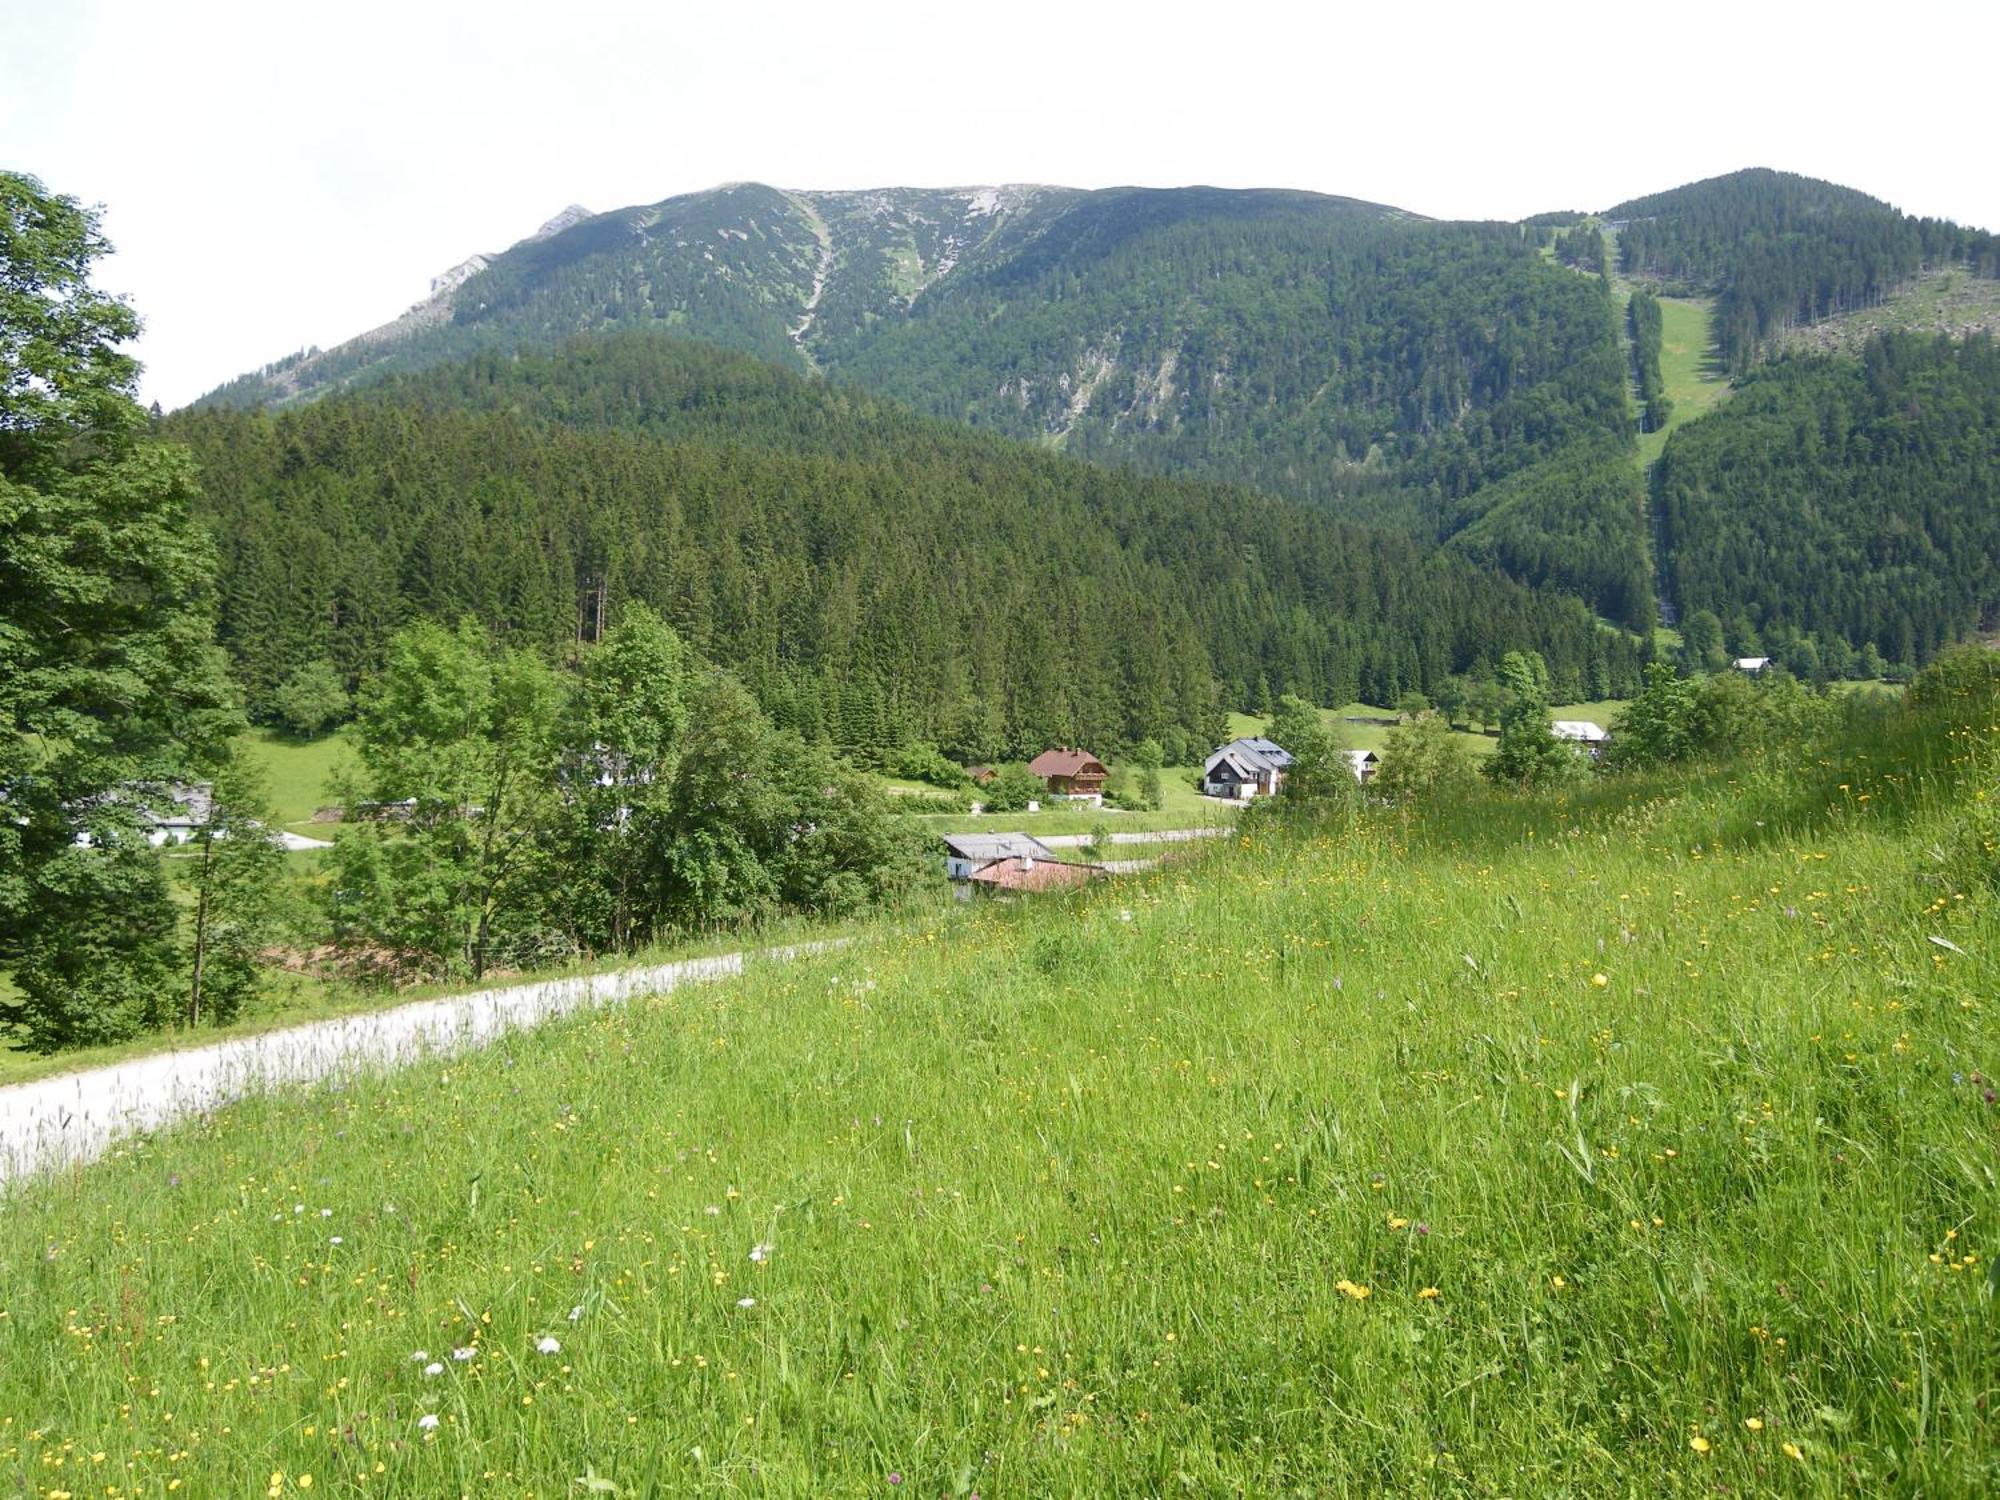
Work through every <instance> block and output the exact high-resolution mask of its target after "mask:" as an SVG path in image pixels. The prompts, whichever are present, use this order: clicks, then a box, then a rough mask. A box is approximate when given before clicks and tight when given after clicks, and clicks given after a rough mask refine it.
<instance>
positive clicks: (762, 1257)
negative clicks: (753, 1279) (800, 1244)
mask: <svg viewBox="0 0 2000 1500" xmlns="http://www.w3.org/2000/svg"><path fill="white" fill-rule="evenodd" d="M776 1248H777V1246H775V1245H773V1244H772V1243H771V1242H770V1241H769V1240H759V1241H758V1242H757V1243H756V1244H754V1245H752V1246H751V1247H750V1258H751V1259H752V1260H754V1261H756V1262H757V1264H758V1265H760V1266H761V1265H762V1264H763V1263H764V1262H765V1261H767V1260H769V1259H770V1258H771V1252H772V1251H773V1250H775V1249H776Z"/></svg>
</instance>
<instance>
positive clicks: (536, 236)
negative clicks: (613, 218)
mask: <svg viewBox="0 0 2000 1500" xmlns="http://www.w3.org/2000/svg"><path fill="white" fill-rule="evenodd" d="M595 217H596V215H594V214H593V213H591V211H590V210H589V209H587V208H585V207H584V206H583V205H582V204H581V203H572V204H570V206H569V207H568V208H565V209H564V210H563V211H562V212H561V213H559V214H557V215H556V216H555V217H554V218H552V219H550V220H548V221H547V222H546V223H544V224H543V225H542V227H541V228H540V229H537V230H536V231H535V232H534V233H533V234H531V235H529V236H528V241H527V242H528V243H529V244H533V243H534V242H535V241H537V240H546V239H551V238H553V237H554V236H556V235H559V234H561V233H562V232H563V231H564V230H565V229H567V228H569V227H570V226H571V225H572V224H581V223H582V222H583V221H584V220H585V219H590V218H595Z"/></svg>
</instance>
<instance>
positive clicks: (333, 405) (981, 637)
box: [168, 336, 1637, 757]
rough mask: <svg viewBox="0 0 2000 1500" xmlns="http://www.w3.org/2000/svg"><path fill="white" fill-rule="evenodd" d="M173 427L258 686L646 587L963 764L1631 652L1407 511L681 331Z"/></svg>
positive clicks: (688, 619) (516, 628)
mask: <svg viewBox="0 0 2000 1500" xmlns="http://www.w3.org/2000/svg"><path fill="white" fill-rule="evenodd" d="M471 408H476V409H471ZM554 419H560V421H557V420H554ZM168 432H169V433H170V434H171V435H172V436H174V437H177V438H179V439H181V440H183V441H185V442H187V443H189V444H190V445H191V446H192V447H193V448H194V450H195V452H196V454H197V456H198V458H199V460H200V463H201V468H202V474H203V492H204V495H205V501H204V504H205V507H206V514H207V516H208V519H209V521H210V523H211V525H212V527H213V529H214V531H215V533H216V536H217V540H218V546H219V547H220V549H221V553H222V559H223V562H222V569H223V573H222V589H221V593H222V600H223V605H222V614H221V624H220V635H221V639H222V640H223V642H224V644H225V645H226V646H227V647H228V648H229V649H230V651H231V652H232V654H233V655H234V657H235V659H236V662H237V665H238V670H239V673H240V675H241V677H242V679H243V681H244V682H245V685H246V687H247V689H248V691H249V693H250V696H251V699H252V702H253V704H258V703H264V702H268V699H269V695H270V694H271V692H272V691H273V690H274V688H275V687H276V686H277V685H278V684H279V683H280V682H281V681H282V680H283V679H284V677H285V676H286V675H287V674H288V673H289V672H291V671H292V670H293V669H295V668H297V667H298V666H300V665H302V664H305V663H307V662H311V661H314V660H318V659H322V658H324V659H328V660H331V661H332V662H333V663H335V664H336V666H337V667H338V669H339V670H340V671H341V672H342V673H344V674H346V675H348V676H350V677H352V676H355V675H358V674H359V673H361V672H362V671H364V670H367V669H370V668H371V667H372V666H373V665H374V664H375V662H376V660H377V658H378V656H379V652H380V650H381V647H382V643H383V641H384V640H385V639H386V637H387V635H388V633H389V632H390V631H391V630H392V629H393V628H394V627H395V626H396V625H397V624H399V623H401V622H402V621H403V620H405V619H408V618H410V617H413V616H421V615H428V616H435V617H440V618H445V619H451V618H454V617H457V616H460V615H470V616H472V617H473V618H475V619H477V620H479V621H481V622H483V623H485V624H487V625H489V626H492V627H494V628H496V629H499V630H501V631H504V632H506V633H507V634H509V635H510V636H514V637H517V638H520V639H524V640H528V641H533V642H537V643H540V644H542V645H544V646H546V647H548V648H551V649H558V648H561V647H562V646H563V645H564V644H565V643H569V642H574V641H576V640H579V639H585V640H587V639H591V638H594V636H595V635H596V633H597V632H598V631H599V630H600V629H601V628H603V626H604V625H605V624H607V623H608V622H610V621H611V620H614V619H615V618H616V617H617V615H618V612H619V609H620V607H621V606H622V605H623V603H624V602H625V601H627V600H630V599H639V600H644V601H646V602H648V603H651V604H653V605H654V606H656V607H657V608H658V609H659V610H660V611H661V613H662V614H663V615H664V616H665V617H666V618H667V619H668V620H669V622H670V623H672V624H673V626H674V627H675V628H676V629H677V630H678V631H680V633H681V634H682V635H683V636H684V637H685V638H686V639H687V640H688V641H689V643H690V644H691V645H692V646H693V647H694V648H695V649H696V650H698V651H700V652H701V653H703V654H704V655H706V656H708V657H710V658H712V659H714V660H716V661H718V662H720V663H722V664H724V665H726V666H729V667H730V668H732V669H734V670H735V671H737V672H738V673H740V674H741V675H742V676H743V677H744V679H745V680H746V681H747V682H748V683H749V684H750V685H751V686H752V688H753V689H754V690H755V691H756V693H757V694H758V696H759V698H760V699H761V700H762V702H763V703H764V704H765V705H766V707H767V708H768V709H769V710H770V711H771V713H772V714H773V716H774V717H775V718H776V719H777V720H778V722H779V723H780V724H781V725H784V726H787V727H795V728H798V729H799V730H801V731H802V732H804V733H806V734H807V735H809V736H812V737H815V738H823V739H827V740H831V741H833V742H834V743H837V744H842V745H849V746H856V747H868V746H875V745H881V744H886V743H894V742H896V741H898V740H901V739H907V738H920V739H928V740H933V741H936V742H938V743H941V744H943V745H945V746H947V747H948V748H950V749H951V750H953V751H954V752H956V753H960V754H962V755H965V756H968V757H970V756H990V755H997V754H1004V753H1017V754H1018V753H1021V752H1024V751H1027V750H1031V749H1038V748H1041V747H1042V746H1044V745H1046V744H1049V743H1054V742H1057V741H1065V740H1066V741H1075V740H1084V741H1088V742H1091V743H1100V744H1121V743H1131V742H1135V741H1137V740H1139V739H1141V738H1144V737H1148V736H1151V737H1154V738H1156V739H1160V740H1161V741H1162V742H1163V743H1164V744H1168V745H1170V746H1185V747H1188V748H1198V747H1202V746H1204V745H1205V744H1206V743H1207V742H1209V741H1210V740H1212V739H1213V738H1216V737H1217V736H1218V734H1219V731H1220V728H1221V721H1220V712H1221V710H1222V709H1223V708H1224V707H1226V706H1233V705H1237V704H1242V703H1246V702H1248V701H1250V700H1251V698H1252V697H1253V695H1254V694H1255V693H1256V692H1257V691H1258V685H1259V684H1260V682H1261V683H1262V684H1264V685H1265V686H1266V688H1268V689H1270V690H1283V689H1287V688H1288V689H1292V690H1296V691H1299V692H1302V693H1305V694H1307V695H1309V696H1311V697H1313V698H1315V699H1316V700H1318V701H1320V702H1344V701H1348V700H1350V699H1353V698H1357V697H1360V698H1366V699H1368V700H1370V701H1389V702H1393V701H1394V700H1395V698H1396V697H1397V696H1398V695H1399V694H1400V693H1401V692H1403V691H1405V690H1407V689H1411V688H1417V689H1427V688H1431V687H1434V686H1436V685H1437V684H1439V683H1441V682H1442V680H1443V679H1444V677H1446V676H1447V675H1448V674H1450V673H1453V672H1458V671H1463V670H1465V669H1466V668H1467V667H1469V666H1471V665H1472V664H1474V663H1475V662H1477V661H1479V660H1481V659H1485V660H1488V661H1491V660H1493V659H1496V658H1497V656H1498V654H1499V653H1500V652H1502V651H1504V650H1506V649H1508V648H1509V647H1511V646H1531V647H1533V648H1535V649H1538V650H1540V651H1541V652H1542V653H1543V654H1544V655H1545V656H1546V657H1547V658H1548V660H1549V662H1550V666H1551V669H1552V671H1553V673H1554V675H1555V677H1556V679H1557V681H1558V682H1559V683H1560V684H1561V689H1560V690H1561V692H1562V693H1563V695H1565V696H1571V697H1585V698H1594V697H1600V696H1604V695H1606V694H1608V693H1615V692H1622V691H1625V690H1626V689H1628V688H1629V687H1630V686H1631V685H1632V684H1633V682H1634V681H1635V676H1636V670H1637V648H1636V645H1635V643H1634V642H1633V640H1632V639H1631V638H1630V637H1627V636H1625V635H1622V634H1620V633H1618V632H1614V631H1609V630H1606V629H1604V628H1602V627H1601V626H1599V625H1597V624H1596V623H1594V622H1593V620H1592V619H1591V617H1590V615H1589V612H1588V611H1587V610H1585V609H1584V608H1583V607H1582V606H1580V605H1579V604H1577V603H1576V602H1575V601H1574V600H1570V599H1565V598H1561V597H1558V596H1556V595H1554V594H1550V593H1539V592H1533V591H1530V590H1528V589H1526V588H1523V587H1520V586H1518V585H1516V584H1513V583H1511V582H1508V581H1507V580H1505V579H1503V578H1501V577H1499V576H1497V575H1496V574H1494V573H1491V572H1489V571H1486V570H1484V569H1481V568H1477V567H1474V566H1471V565H1469V564H1466V563H1463V562H1460V561H1456V560H1454V559H1452V558H1450V557H1447V556H1445V555H1443V554H1441V553H1439V552H1437V551H1435V550H1433V549H1430V548H1427V547H1426V546H1424V545H1423V544H1421V543H1420V542H1417V541H1415V540H1412V539H1409V538H1407V537H1403V536H1398V535H1394V534H1384V533H1381V532H1378V531H1371V530H1368V529H1365V528H1361V527H1357V526H1352V525H1347V524H1343V523H1340V522H1337V521H1334V520H1332V519H1330V518H1328V517H1326V516H1325V515H1324V514H1322V513H1319V512H1317V511H1315V510H1313V509H1311V508H1308V507H1303V506H1299V505H1296V504H1293V503H1288V502H1285V501H1282V500H1276V499H1272V498H1270V497H1266V496H1260V495H1257V494H1254V493H1250V492H1247V491H1243V490H1232V489H1225V488H1221V487H1212V486H1202V485H1193V484H1188V483H1184V482H1177V481H1170V480H1166V479H1162V478H1158V477H1155V476H1148V475H1143V474H1138V473H1133V472H1130V471H1123V472H1121V471H1111V470H1106V469H1102V468H1097V467H1094V466H1091V465H1087V464H1081V463H1076V462H1074V461H1071V460H1067V459H1064V458H1061V457H1058V456H1054V455H1047V454H1042V453H1037V452H1035V451H1034V450H1033V449H1030V448H1026V447H1023V446H1020V445H1017V444H1010V443H1006V442H1002V441H999V440H996V439H991V438H983V437H980V436H978V435H975V434H967V433H964V432H962V431H959V430H956V429H953V428H952V427H950V426H948V425H947V424H943V423H935V422H929V421H925V420H922V419H919V418H914V417H910V416H907V415H904V414H900V413H897V412H896V411H894V410H893V409H892V408H884V407H882V406H881V405H880V404H879V403H873V402H870V401H868V400H866V399H865V398H857V397H855V396H854V395H852V394H851V393H849V392H846V391H843V390H840V389H839V388H829V387H827V386H825V385H823V384H819V383H813V382H808V381H805V380H802V379H800V378H798V377H794V376H788V375H785V374H783V373H782V372H776V371H772V370H770V369H769V368H768V367H761V366H757V365H755V364H753V363H750V362H747V361H743V360H740V359H737V358H735V357H732V356H728V355H723V354H718V353H715V352H713V351H704V350H699V349H694V348H691V347H688V346H685V345H676V344H673V343H672V342H670V341H663V340H659V339H656V338H645V337H639V336H629V337H627V338H622V339H614V340H610V341H607V342H603V343H599V344H596V345H593V344H591V343H589V342H586V343H584V344H581V345H578V346H575V347H572V348H570V349H568V350H566V351H565V353H564V354H563V356H561V357H557V358H550V359H546V360H540V361H535V360H524V361H518V362H516V361H511V360H500V359H494V358H488V359H484V360H481V361H477V362H474V363H472V364H469V365H466V366H462V367H459V368H456V369H452V370H446V371H440V372H435V373H433V374H431V375H428V376H425V377H422V378H418V379H413V380H411V381H408V382H403V383H397V384H394V385H392V386H390V387H388V388H385V389H384V390H382V391H381V392H379V393H378V394H377V395H376V396H373V397H353V398H343V399H336V400H331V401H326V402H322V403H317V404H314V405H311V406H308V407H305V408H302V409H299V410H296V411H288V412H284V413H280V414H276V415H269V414H263V415H255V414H248V413H240V412H205V413H194V414H187V415H184V416H181V417H178V418H176V419H173V420H172V421H171V422H170V423H169V424H168Z"/></svg>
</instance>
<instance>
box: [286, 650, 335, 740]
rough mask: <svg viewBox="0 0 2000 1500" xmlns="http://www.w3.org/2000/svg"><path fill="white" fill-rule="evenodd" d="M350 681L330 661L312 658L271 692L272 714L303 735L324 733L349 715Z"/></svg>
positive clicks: (296, 732)
mask: <svg viewBox="0 0 2000 1500" xmlns="http://www.w3.org/2000/svg"><path fill="white" fill-rule="evenodd" d="M351 701H352V700H350V699H349V698H348V696H347V684H346V683H344V682H343V681H341V677H340V673H339V672H338V671H337V670H336V669H335V667H334V665H333V663H332V662H329V661H309V662H307V663H306V664H305V665H304V666H302V667H300V668H298V669H297V670H296V671H294V672H293V673H292V675H291V676H289V677H287V678H286V679H285V680H284V683H283V684H282V685H281V686H280V687H279V688H278V690H277V691H276V692H274V693H273V694H272V695H271V714H272V717H274V718H275V719H276V720H277V721H278V723H279V724H280V725H281V726H282V727H283V728H285V729H287V730H289V731H291V733H293V734H295V735H297V736H299V738H301V739H311V738H312V737H313V736H315V735H318V734H323V733H325V732H326V731H327V730H329V729H331V728H332V727H333V726H334V725H336V724H338V723H339V722H340V721H341V720H342V719H344V718H346V717H347V711H348V709H349V707H350V706H351Z"/></svg>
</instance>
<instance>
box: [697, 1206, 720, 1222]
mask: <svg viewBox="0 0 2000 1500" xmlns="http://www.w3.org/2000/svg"><path fill="white" fill-rule="evenodd" d="M702 1212H703V1213H705V1214H707V1215H708V1216H709V1217H710V1218H711V1219H712V1218H714V1217H715V1216H716V1215H717V1214H719V1213H721V1212H722V1209H721V1208H720V1207H719V1206H718V1205H716V1204H713V1203H711V1204H709V1205H708V1207H707V1208H704V1209H703V1210H702Z"/></svg>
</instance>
